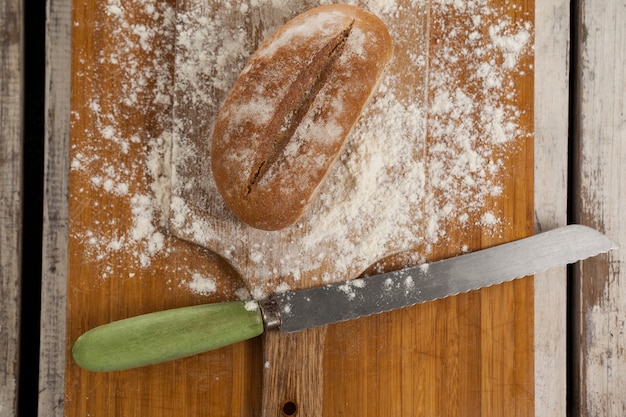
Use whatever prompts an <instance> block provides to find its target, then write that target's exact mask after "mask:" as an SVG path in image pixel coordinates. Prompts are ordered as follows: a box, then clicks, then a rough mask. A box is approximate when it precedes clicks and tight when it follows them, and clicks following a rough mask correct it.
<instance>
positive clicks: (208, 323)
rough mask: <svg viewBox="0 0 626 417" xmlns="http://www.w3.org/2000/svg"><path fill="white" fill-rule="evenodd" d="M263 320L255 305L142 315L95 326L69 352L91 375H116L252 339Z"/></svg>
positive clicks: (208, 306)
mask: <svg viewBox="0 0 626 417" xmlns="http://www.w3.org/2000/svg"><path fill="white" fill-rule="evenodd" d="M261 333H263V318H262V315H261V311H260V309H259V306H258V303H257V302H255V301H231V302H225V303H217V304H205V305H198V306H192V307H183V308H176V309H172V310H165V311H159V312H156V313H150V314H144V315H142V316H136V317H131V318H128V319H124V320H119V321H115V322H112V323H109V324H105V325H102V326H100V327H96V328H94V329H92V330H90V331H88V332H86V333H85V334H83V335H82V336H80V337H79V338H78V339H77V340H76V342H75V343H74V346H73V348H72V354H73V356H74V360H75V361H76V363H77V364H78V365H79V366H80V367H82V368H85V369H88V370H90V371H100V372H102V371H119V370H123V369H129V368H136V367H140V366H145V365H151V364H155V363H160V362H165V361H170V360H173V359H178V358H182V357H185V356H190V355H195V354H197V353H202V352H206V351H209V350H212V349H217V348H220V347H222V346H226V345H230V344H233V343H236V342H240V341H242V340H246V339H250V338H253V337H256V336H258V335H260V334H261Z"/></svg>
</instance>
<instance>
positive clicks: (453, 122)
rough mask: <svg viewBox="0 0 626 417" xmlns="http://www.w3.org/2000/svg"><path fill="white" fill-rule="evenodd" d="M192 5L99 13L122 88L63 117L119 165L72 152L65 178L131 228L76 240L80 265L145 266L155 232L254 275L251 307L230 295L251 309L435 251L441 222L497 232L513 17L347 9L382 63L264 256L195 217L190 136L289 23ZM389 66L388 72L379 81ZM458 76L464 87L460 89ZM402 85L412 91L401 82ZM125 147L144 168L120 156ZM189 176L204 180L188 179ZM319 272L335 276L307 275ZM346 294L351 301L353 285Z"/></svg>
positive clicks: (242, 235)
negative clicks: (294, 219) (404, 256)
mask: <svg viewBox="0 0 626 417" xmlns="http://www.w3.org/2000/svg"><path fill="white" fill-rule="evenodd" d="M205 3H206V2H200V1H196V2H193V1H192V2H190V5H189V6H188V7H187V8H186V9H185V11H181V12H179V13H176V12H175V10H174V8H173V7H172V6H171V5H170V4H169V3H167V2H164V1H161V0H131V1H129V2H121V1H118V0H107V1H106V4H105V5H104V10H105V12H106V15H107V18H108V19H112V20H113V21H114V22H115V23H116V26H115V27H116V29H115V30H114V33H113V34H112V37H113V40H114V43H115V45H114V47H111V48H107V49H106V51H105V50H103V51H102V53H101V60H102V62H103V63H105V64H106V65H109V66H110V67H111V68H112V69H114V70H115V71H116V73H117V74H119V75H120V77H119V79H118V80H117V82H119V83H121V88H122V91H123V94H122V96H121V97H118V98H116V99H112V98H111V97H102V96H99V94H98V93H97V92H94V93H93V96H92V98H91V101H90V102H89V105H88V106H87V108H86V110H85V111H86V112H87V113H88V114H78V113H74V114H73V115H72V117H73V118H74V120H78V119H79V118H81V117H90V118H92V119H93V120H94V123H95V125H96V129H95V130H94V131H91V132H87V133H86V134H88V135H90V136H93V137H90V138H89V139H90V140H93V141H94V142H97V143H98V144H99V146H102V145H101V144H102V143H106V146H108V147H110V148H111V149H115V150H116V152H117V153H116V154H117V155H119V159H118V160H110V161H104V160H101V159H100V158H99V157H98V155H97V152H93V150H92V152H90V149H89V145H85V146H84V147H83V148H81V149H76V150H74V152H73V156H72V160H71V169H72V172H73V174H74V175H81V176H86V177H87V178H89V181H88V184H89V187H91V188H92V191H96V192H99V193H102V194H103V195H112V196H116V197H118V198H122V199H124V200H125V201H127V205H128V215H129V216H132V225H133V226H132V229H131V230H117V229H115V227H112V228H111V232H110V235H108V236H97V235H95V234H94V233H93V232H92V231H90V230H79V231H78V232H76V233H78V234H79V235H78V236H77V237H79V238H80V239H81V241H83V242H84V244H85V247H86V248H87V251H88V252H89V253H88V254H89V256H91V257H92V258H93V259H97V260H100V261H103V262H106V259H107V258H108V257H109V256H110V255H112V254H115V253H117V252H119V251H132V253H133V256H134V258H135V259H136V265H134V267H136V268H147V267H149V266H150V264H151V261H152V259H153V258H154V257H155V256H164V255H166V251H167V245H165V244H164V240H165V234H167V233H168V228H170V227H171V228H172V229H173V230H174V232H175V233H176V234H181V235H182V236H183V237H185V238H186V239H189V240H191V241H193V242H195V243H198V244H202V245H205V246H208V247H211V246H214V245H219V247H220V248H221V252H222V253H221V255H223V256H225V257H226V258H227V259H229V260H230V261H231V263H232V264H234V265H235V266H237V265H236V262H239V261H241V262H245V263H246V264H248V265H251V267H252V268H256V269H257V270H258V271H260V272H261V273H262V274H263V275H264V276H266V277H267V279H268V282H272V283H273V284H272V285H273V286H272V287H268V286H267V285H264V283H263V282H257V283H255V285H252V287H251V288H249V290H250V293H251V294H250V293H248V292H247V291H242V292H241V295H240V298H242V299H243V298H248V297H250V296H252V298H255V299H256V298H261V297H263V296H265V295H267V294H268V293H272V292H275V291H276V290H277V289H282V290H284V289H286V288H290V287H291V285H292V284H293V283H294V282H297V281H298V280H299V279H300V276H302V274H304V273H306V274H308V275H309V276H311V275H312V276H313V277H314V278H315V279H317V280H319V281H320V283H323V282H331V281H337V280H341V281H344V280H345V279H346V276H355V274H358V273H359V272H360V271H361V270H363V269H364V268H365V267H367V266H368V265H369V264H371V263H372V262H373V261H375V260H376V259H378V258H380V257H382V256H385V255H388V254H389V253H393V252H398V251H401V250H404V249H412V248H415V247H418V246H420V247H425V250H426V251H428V250H430V247H431V245H433V244H436V243H438V242H445V241H446V240H447V239H448V236H447V235H446V233H445V230H446V227H447V226H446V225H450V224H453V225H455V226H454V227H458V228H465V227H469V226H478V227H481V228H482V229H483V230H492V231H493V233H494V234H497V233H498V230H499V228H500V227H501V226H502V219H501V218H500V214H499V213H498V212H497V210H494V209H493V208H486V207H485V201H487V200H489V199H490V198H491V197H494V196H499V195H501V194H502V183H501V181H502V175H504V173H503V167H504V161H503V160H502V159H501V155H502V154H503V153H504V150H506V149H507V148H508V147H510V146H514V144H515V142H516V139H517V138H520V137H525V136H526V135H530V134H531V133H532V132H527V131H524V130H523V128H522V127H521V125H520V123H519V120H520V117H521V116H522V115H523V114H524V111H525V109H523V108H519V107H517V105H516V100H515V97H516V86H515V79H516V77H517V76H519V75H520V74H523V73H525V72H529V71H531V70H532V67H528V66H525V67H522V66H521V65H520V60H521V59H522V58H523V57H525V56H528V55H529V54H530V53H531V52H532V31H533V28H532V24H531V21H530V19H528V18H526V17H523V16H522V17H520V19H519V21H517V20H513V19H512V18H511V17H509V16H507V14H505V13H503V11H502V10H499V9H496V8H495V7H496V6H494V5H492V3H491V2H490V1H488V0H476V1H472V2H465V1H454V0H436V1H433V2H426V1H423V0H412V1H410V2H409V3H406V2H402V3H401V2H399V1H398V2H396V1H393V0H392V1H383V0H367V1H364V2H363V3H361V5H364V6H365V7H366V8H369V9H370V10H372V11H373V12H375V13H376V14H377V15H378V16H379V17H380V18H381V19H382V20H383V21H384V22H385V23H386V24H387V25H388V27H389V30H390V32H391V35H392V37H393V38H394V41H395V42H396V45H395V46H396V51H395V52H396V58H395V59H396V61H395V62H394V63H393V64H392V68H390V71H389V73H388V75H387V76H386V78H385V79H384V80H383V81H382V83H381V85H380V87H379V91H378V92H377V93H376V94H375V96H374V97H373V98H372V100H371V102H370V103H369V105H368V107H367V108H366V110H365V112H364V113H363V115H362V117H361V118H360V119H359V122H358V123H357V125H356V126H355V128H354V129H353V131H352V132H351V134H350V136H349V138H348V143H347V145H346V148H345V149H344V151H343V153H342V154H341V156H340V158H339V160H338V161H337V163H336V164H335V165H334V166H333V168H332V169H331V173H330V174H329V176H328V177H327V180H326V181H325V183H324V184H323V186H322V187H320V190H319V193H318V195H317V197H316V200H315V202H314V203H313V205H312V206H311V208H310V210H309V212H308V213H307V214H306V216H305V218H304V219H303V220H302V221H301V222H299V223H298V224H296V225H294V226H292V227H293V229H292V228H288V229H289V230H286V231H284V232H281V233H284V234H285V236H291V237H293V236H297V241H293V242H292V243H293V244H292V245H291V246H292V248H290V249H289V250H286V251H285V252H284V253H281V254H280V255H279V256H277V255H276V254H274V253H273V249H274V248H273V246H272V245H271V242H272V239H275V237H272V235H271V233H273V232H260V231H250V230H248V229H246V228H245V227H244V226H240V227H237V228H235V229H234V230H233V233H234V234H233V236H232V239H229V242H223V241H222V242H216V241H217V239H219V238H220V235H219V233H217V231H216V227H217V228H219V227H221V226H220V225H221V223H220V222H221V221H222V220H220V219H225V220H224V222H226V221H228V222H232V217H230V214H229V213H228V211H227V209H226V208H225V207H224V206H223V204H216V205H215V206H212V207H209V208H208V210H210V213H212V215H213V218H212V219H208V220H207V219H204V218H201V217H200V216H197V213H198V207H200V206H201V204H202V202H203V201H204V202H206V201H209V200H207V198H208V197H207V196H211V195H213V194H212V193H216V192H217V190H216V188H215V186H214V184H212V183H211V182H212V179H211V178H210V175H208V174H209V173H210V167H209V166H206V165H203V164H206V161H207V160H208V159H209V158H208V155H207V154H206V153H203V152H202V151H203V148H202V144H199V143H197V142H194V138H195V137H197V136H198V135H199V134H200V135H202V137H204V138H207V137H209V134H210V132H211V128H212V122H213V120H214V118H215V116H216V114H217V111H218V110H219V107H220V105H221V102H222V100H223V99H224V98H225V96H226V94H227V92H228V90H229V89H230V86H231V85H232V84H233V83H234V80H235V79H236V77H237V75H238V73H239V71H240V69H241V68H243V65H244V64H245V62H246V59H247V58H248V57H249V56H250V53H251V52H252V51H253V50H254V48H255V45H257V44H258V43H259V42H260V41H261V40H262V39H264V38H265V37H267V36H268V35H269V33H271V32H272V31H273V30H274V29H275V28H276V27H278V26H279V25H280V24H282V23H284V21H286V20H287V19H288V18H289V17H293V16H294V15H295V14H296V12H298V11H295V10H292V6H291V5H290V4H291V3H289V2H288V1H287V0H273V1H272V2H271V6H272V8H273V13H274V16H275V18H276V21H275V22H268V23H267V24H265V25H259V24H258V23H259V21H258V20H259V19H260V18H261V17H262V16H263V10H265V8H267V7H268V4H269V3H268V2H267V1H256V0H251V1H249V2H245V1H244V2H243V3H241V4H239V5H237V6H236V7H234V6H233V5H232V4H231V2H230V1H228V0H218V1H213V2H210V5H212V7H215V10H220V12H219V13H213V14H212V15H211V18H208V16H209V11H208V10H207V9H206V8H207V7H208V6H207V5H206V4H205ZM429 7H430V10H429ZM498 7H503V6H498ZM299 11H302V10H299ZM428 15H431V16H434V17H433V21H432V22H430V26H429V27H428V31H430V32H428V31H427V30H426V28H425V27H417V28H416V27H409V26H410V25H406V21H407V19H409V17H408V16H415V19H416V21H419V22H422V21H424V19H426V16H428ZM276 16H278V17H276ZM281 16H282V17H281ZM441 16H448V17H449V19H446V20H445V21H444V20H443V19H441ZM138 17H139V18H138ZM137 21H141V22H143V23H142V24H137V23H133V22H137ZM450 22H453V23H454V24H452V25H451V26H450V25H449V23H450ZM250 28H253V29H250ZM435 34H436V36H435ZM429 36H430V39H432V41H430V43H429V42H427V40H428V39H429ZM174 51H175V56H176V61H175V62H171V56H172V53H173V52H174ZM145 53H150V54H152V56H153V59H152V61H151V62H152V65H150V66H145V65H144V66H139V65H137V59H136V57H137V56H138V55H140V54H145ZM168 57H169V58H168ZM400 62H401V63H402V65H403V66H404V67H403V70H402V72H401V73H399V72H395V71H393V66H394V65H395V66H398V65H400V64H399V63H400ZM463 74H470V75H469V82H468V81H467V76H464V75H463ZM407 79H408V80H413V81H414V82H411V83H409V85H407ZM461 79H463V80H464V81H463V82H461V81H460V80H461ZM413 84H414V85H413ZM181 92H182V93H181ZM146 97H150V99H149V100H148V99H147V98H146ZM252 104H254V103H251V105H252ZM172 106H174V108H175V117H174V119H172V113H171V109H172ZM183 109H185V110H188V111H182V110H183ZM142 112H145V113H150V114H152V115H154V114H156V115H158V116H157V119H158V121H159V122H158V123H157V126H149V127H145V129H137V130H136V131H127V130H125V129H124V120H125V119H126V118H128V117H133V115H138V114H141V113H142ZM200 114H204V115H206V117H202V118H201V117H199V116H198V115H200ZM205 140H207V139H205ZM138 149H139V150H140V151H141V152H142V153H143V154H144V155H145V159H144V160H131V159H129V158H127V157H126V156H127V155H128V154H129V152H130V151H131V150H138ZM191 166H193V167H194V170H195V171H194V170H191V169H190V167H191ZM198 166H199V167H198ZM197 170H201V171H202V172H204V173H205V175H204V176H203V177H202V178H198V177H197V176H192V175H191V173H192V172H198V171H197ZM145 179H148V181H150V187H149V190H148V192H145V190H142V191H141V192H137V191H136V189H137V188H138V187H137V185H136V184H137V182H140V181H145ZM79 193H80V191H79ZM190 195H193V196H194V197H189V196H190ZM194 198H195V199H197V200H195V201H194ZM210 201H215V199H213V200H210ZM96 204H98V203H96ZM102 209H103V210H106V207H103V208H102ZM355 237H358V238H355ZM423 255H426V254H423ZM277 259H278V260H277ZM329 261H332V262H333V265H334V266H333V268H334V271H335V273H334V274H329V273H322V272H320V273H319V275H318V276H316V273H317V272H316V271H322V270H324V267H323V266H324V264H325V263H327V262H329ZM413 261H419V259H417V260H416V259H413ZM112 267H113V265H110V267H106V268H105V269H104V271H103V274H102V275H103V276H102V278H106V277H108V274H109V273H110V271H111V270H112ZM191 276H192V278H191V280H189V281H188V282H187V287H188V288H189V290H190V291H193V292H196V293H201V294H210V293H213V292H216V291H219V288H217V284H216V283H215V282H214V280H212V279H211V278H210V277H207V276H205V275H202V274H195V275H194V274H192V275H191ZM405 284H406V286H407V288H408V287H410V284H411V283H409V282H407V283H405ZM345 285H346V291H348V292H349V289H350V285H354V281H352V284H348V283H346V284H345Z"/></svg>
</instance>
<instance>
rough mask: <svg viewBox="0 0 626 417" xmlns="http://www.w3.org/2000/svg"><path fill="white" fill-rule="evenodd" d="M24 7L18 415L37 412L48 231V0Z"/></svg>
mask: <svg viewBox="0 0 626 417" xmlns="http://www.w3.org/2000/svg"><path fill="white" fill-rule="evenodd" d="M23 7H24V22H23V25H24V26H23V27H24V52H23V57H24V61H23V68H24V130H23V132H24V141H23V146H24V148H23V169H22V172H23V174H22V178H23V184H22V186H23V195H22V201H23V206H22V216H23V217H22V224H23V226H22V282H21V284H22V285H21V314H20V353H19V380H18V399H17V401H18V404H17V409H18V415H19V416H20V417H27V416H28V417H31V416H36V415H37V408H38V393H39V334H40V331H39V326H40V320H41V318H40V312H41V265H42V262H41V256H42V231H43V175H44V124H45V123H44V120H45V119H44V99H45V97H44V94H45V93H44V92H45V64H46V59H45V50H46V48H45V41H46V38H45V29H46V2H43V1H41V2H29V3H28V4H26V2H24V3H23Z"/></svg>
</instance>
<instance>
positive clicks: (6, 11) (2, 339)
mask: <svg viewBox="0 0 626 417" xmlns="http://www.w3.org/2000/svg"><path fill="white" fill-rule="evenodd" d="M23 17H24V15H23V10H22V2H21V0H5V1H3V2H2V3H1V5H0V417H9V416H14V415H15V414H16V412H17V395H18V392H17V386H18V377H19V376H18V371H19V367H18V359H19V348H18V346H19V312H20V278H21V244H22V241H21V222H22V158H21V155H22V140H23V138H22V134H23V126H22V116H23V106H22V103H23V93H24V85H23V84H24V83H23V71H24V68H23V59H22V47H23V43H24V33H23V24H22V19H23Z"/></svg>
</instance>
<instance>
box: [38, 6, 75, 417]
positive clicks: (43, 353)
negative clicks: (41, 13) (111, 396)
mask: <svg viewBox="0 0 626 417" xmlns="http://www.w3.org/2000/svg"><path fill="white" fill-rule="evenodd" d="M47 4H48V8H47V26H46V56H47V58H46V62H47V68H46V79H45V88H46V91H45V138H44V140H45V166H44V207H43V243H42V244H43V248H42V285H41V287H42V291H41V333H40V344H41V349H40V362H39V407H38V414H39V416H40V417H62V416H63V399H64V395H65V392H64V382H65V381H64V380H65V329H66V323H65V317H66V315H65V305H66V294H67V288H66V287H67V285H66V284H67V262H68V253H67V233H68V187H69V185H68V179H69V128H70V121H69V117H70V64H71V62H70V59H71V27H72V26H71V15H72V2H71V0H48V2H47Z"/></svg>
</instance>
